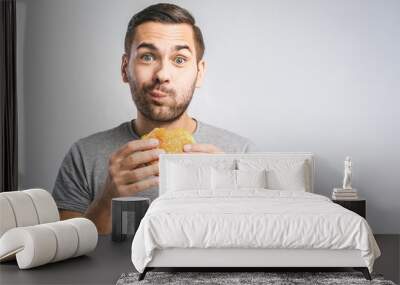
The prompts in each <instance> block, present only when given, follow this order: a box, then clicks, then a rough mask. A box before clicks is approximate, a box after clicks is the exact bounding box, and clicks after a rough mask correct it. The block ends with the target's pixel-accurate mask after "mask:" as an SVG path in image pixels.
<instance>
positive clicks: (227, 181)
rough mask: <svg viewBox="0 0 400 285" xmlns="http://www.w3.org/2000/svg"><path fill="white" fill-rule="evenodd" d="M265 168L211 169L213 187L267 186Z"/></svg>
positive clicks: (219, 188) (217, 188) (230, 188)
mask: <svg viewBox="0 0 400 285" xmlns="http://www.w3.org/2000/svg"><path fill="white" fill-rule="evenodd" d="M266 173H267V172H266V170H265V169H261V170H259V169H254V170H233V169H216V168H214V167H213V168H212V169H211V189H213V190H222V189H224V190H227V189H229V190H238V189H240V188H267V176H266Z"/></svg>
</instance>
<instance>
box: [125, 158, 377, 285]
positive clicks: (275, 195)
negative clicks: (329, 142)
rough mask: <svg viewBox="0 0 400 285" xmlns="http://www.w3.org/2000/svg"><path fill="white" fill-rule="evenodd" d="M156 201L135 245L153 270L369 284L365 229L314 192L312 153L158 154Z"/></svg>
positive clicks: (370, 251)
mask: <svg viewBox="0 0 400 285" xmlns="http://www.w3.org/2000/svg"><path fill="white" fill-rule="evenodd" d="M159 167H160V183H159V197H158V198H157V199H155V200H154V201H153V202H152V204H151V205H150V207H149V209H148V211H147V212H146V215H145V216H144V218H143V219H142V221H141V223H140V225H139V227H138V229H137V232H136V234H135V236H134V239H133V241H132V252H131V256H132V262H133V265H134V266H135V268H136V269H137V270H138V272H140V273H141V274H140V275H139V280H142V279H143V278H144V277H145V274H146V272H148V271H149V270H153V269H155V268H221V267H222V268H232V269H237V270H238V271H246V270H247V269H250V268H271V267H274V268H278V267H279V268H281V267H285V268H288V267H290V268H293V267H296V268H299V267H300V268H304V267H307V268H308V267H310V268H311V267H312V268H314V267H318V268H322V267H323V268H328V267H335V268H336V267H341V268H342V267H351V268H354V269H356V270H360V271H362V272H363V274H364V276H365V278H366V279H369V280H371V277H370V272H372V270H373V264H374V261H375V259H376V258H377V257H379V256H380V250H379V247H378V245H377V243H376V241H375V239H374V237H373V234H372V231H371V229H370V227H369V225H368V223H367V221H366V220H365V219H364V218H362V217H361V216H359V215H357V214H355V213H353V212H351V211H349V210H347V209H345V208H343V207H341V206H340V205H338V204H335V203H333V202H332V201H331V200H330V199H329V198H327V197H325V196H322V195H319V194H316V193H315V192H314V172H315V163H314V157H313V155H312V153H246V154H236V153H235V154H234V153H231V154H226V153H222V154H161V155H160V158H159Z"/></svg>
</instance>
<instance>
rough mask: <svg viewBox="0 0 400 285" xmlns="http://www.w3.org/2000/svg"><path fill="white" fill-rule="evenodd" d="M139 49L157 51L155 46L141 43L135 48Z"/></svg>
mask: <svg viewBox="0 0 400 285" xmlns="http://www.w3.org/2000/svg"><path fill="white" fill-rule="evenodd" d="M140 48H148V49H151V50H157V48H156V46H155V45H154V44H152V43H141V44H140V45H138V46H137V48H136V49H140Z"/></svg>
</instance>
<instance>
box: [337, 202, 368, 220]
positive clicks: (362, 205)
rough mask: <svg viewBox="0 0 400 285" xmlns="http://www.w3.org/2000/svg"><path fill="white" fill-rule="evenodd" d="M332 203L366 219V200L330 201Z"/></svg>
mask: <svg viewBox="0 0 400 285" xmlns="http://www.w3.org/2000/svg"><path fill="white" fill-rule="evenodd" d="M332 202H334V203H336V204H339V205H341V206H342V207H344V208H346V209H349V210H350V211H353V212H354V213H357V214H359V215H360V216H361V217H363V218H364V219H366V200H363V199H357V200H332Z"/></svg>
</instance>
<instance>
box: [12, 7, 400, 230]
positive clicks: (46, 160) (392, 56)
mask: <svg viewBox="0 0 400 285" xmlns="http://www.w3.org/2000/svg"><path fill="white" fill-rule="evenodd" d="M152 3H155V2H154V1H131V0H123V1H107V0H101V1H99V0H85V1H72V0H70V1H54V0H53V1H50V0H47V1H46V0H36V1H28V0H25V1H23V0H18V3H17V4H18V5H17V9H18V11H17V12H18V32H19V33H20V34H19V36H18V45H19V46H18V67H19V68H20V70H19V71H18V75H19V77H18V78H19V80H20V81H19V85H18V91H19V103H20V107H21V109H20V110H21V113H20V140H21V141H20V150H19V151H20V153H21V158H20V171H21V173H20V178H21V179H20V182H21V188H31V187H43V188H46V189H49V190H51V189H52V186H53V183H54V180H55V176H56V174H57V171H58V167H59V166H60V163H61V160H62V158H63V157H64V155H65V153H66V151H67V150H68V148H69V146H70V145H71V144H72V143H73V142H74V141H75V140H77V139H79V138H81V137H83V136H87V135H89V134H92V133H94V132H97V131H101V130H105V129H108V128H111V127H114V126H116V125H117V124H120V123H121V122H123V121H127V120H130V119H131V118H133V117H136V109H135V107H134V104H133V102H132V101H131V99H130V98H131V97H130V93H129V89H128V87H127V86H126V85H124V84H123V83H122V81H121V79H120V58H121V55H122V52H123V39H124V35H125V29H126V25H127V23H128V21H129V19H130V17H131V16H132V15H133V14H134V13H136V12H138V11H139V10H141V9H142V8H144V7H146V6H148V5H150V4H152ZM174 3H177V4H180V5H182V6H183V7H185V8H187V9H188V10H189V11H191V12H192V13H193V15H194V16H195V17H196V19H197V21H198V23H199V26H200V27H201V29H202V31H203V34H204V38H205V42H206V54H205V57H206V60H207V62H208V65H207V68H208V69H207V74H206V79H205V82H204V86H203V87H202V88H201V89H199V90H198V91H197V92H196V94H195V97H194V99H193V101H192V104H191V106H190V108H189V111H190V112H189V113H190V115H192V116H194V117H196V118H199V119H201V120H203V121H205V122H208V123H210V124H214V125H216V126H220V127H224V128H226V129H228V130H231V131H234V132H237V133H239V134H242V135H244V136H247V137H249V138H251V139H253V140H254V141H255V142H256V143H257V144H258V145H259V146H260V147H261V148H262V149H263V150H264V151H312V152H314V153H315V155H316V159H317V173H316V191H317V192H318V193H320V194H323V195H328V196H329V195H330V192H331V190H332V187H335V186H340V184H341V180H342V169H343V160H344V158H345V156H346V155H350V156H352V158H353V163H354V164H353V165H354V167H353V173H354V174H353V175H354V186H355V187H357V188H358V189H359V191H360V193H361V195H362V196H364V197H365V198H366V199H367V215H368V221H369V222H370V224H371V226H372V228H373V230H374V232H376V233H400V222H399V217H400V182H399V177H400V175H399V167H398V165H399V163H400V150H399V145H400V135H399V131H400V123H399V122H400V113H399V112H398V107H399V104H400V99H399V95H400V92H399V91H400V88H399V87H400V55H399V54H400V53H399V51H400V17H399V15H400V2H399V1H396V0H393V1H389V0H385V1H378V0H376V1H372V0H369V1H362V0H359V1H356V0H350V1H349V0H341V1H282V0H279V1H278V0H276V1H211V0H210V1H174Z"/></svg>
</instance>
